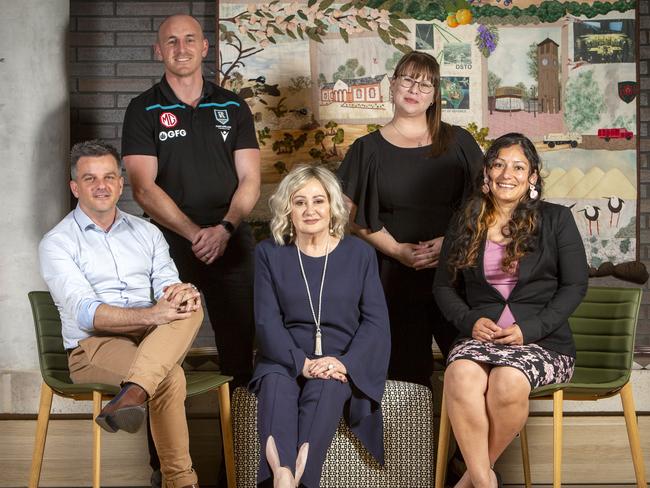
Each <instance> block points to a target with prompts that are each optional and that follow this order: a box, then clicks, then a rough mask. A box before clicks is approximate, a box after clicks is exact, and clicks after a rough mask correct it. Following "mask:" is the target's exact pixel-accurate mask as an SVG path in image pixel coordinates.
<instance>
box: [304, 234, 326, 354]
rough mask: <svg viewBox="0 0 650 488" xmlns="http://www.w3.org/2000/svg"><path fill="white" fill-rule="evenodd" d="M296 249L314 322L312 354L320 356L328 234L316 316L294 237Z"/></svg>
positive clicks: (321, 352)
mask: <svg viewBox="0 0 650 488" xmlns="http://www.w3.org/2000/svg"><path fill="white" fill-rule="evenodd" d="M296 249H297V250H298V262H299V263H300V271H301V272H302V279H303V280H305V288H307V298H308V299H309V308H311V316H312V317H313V318H314V324H316V345H315V347H314V355H315V356H322V355H323V346H322V343H321V331H320V313H321V312H322V310H323V285H324V284H325V273H326V272H327V258H328V257H329V250H330V238H329V236H327V244H326V245H325V264H324V265H323V275H322V276H321V279H320V291H319V292H318V317H317V316H316V311H315V310H314V303H313V302H312V300H311V292H310V291H309V282H308V281H307V275H306V274H305V267H304V266H303V264H302V257H301V256H300V246H298V240H297V239H296Z"/></svg>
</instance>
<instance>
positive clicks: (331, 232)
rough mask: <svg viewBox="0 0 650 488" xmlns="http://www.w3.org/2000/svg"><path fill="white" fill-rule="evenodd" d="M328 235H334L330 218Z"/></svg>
mask: <svg viewBox="0 0 650 488" xmlns="http://www.w3.org/2000/svg"><path fill="white" fill-rule="evenodd" d="M330 235H331V236H333V235H334V226H333V224H332V221H331V220H330Z"/></svg>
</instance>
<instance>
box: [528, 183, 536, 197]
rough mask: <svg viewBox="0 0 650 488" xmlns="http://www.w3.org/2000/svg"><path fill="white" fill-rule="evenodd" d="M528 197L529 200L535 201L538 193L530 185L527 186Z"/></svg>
mask: <svg viewBox="0 0 650 488" xmlns="http://www.w3.org/2000/svg"><path fill="white" fill-rule="evenodd" d="M528 196H530V199H531V200H537V197H538V196H539V192H538V191H537V189H536V188H535V185H533V184H532V183H531V184H530V185H529V186H528Z"/></svg>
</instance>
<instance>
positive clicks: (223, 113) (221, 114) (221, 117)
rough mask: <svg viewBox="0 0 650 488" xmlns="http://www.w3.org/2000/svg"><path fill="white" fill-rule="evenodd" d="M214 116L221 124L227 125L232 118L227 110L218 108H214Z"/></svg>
mask: <svg viewBox="0 0 650 488" xmlns="http://www.w3.org/2000/svg"><path fill="white" fill-rule="evenodd" d="M214 118H215V119H217V122H219V125H226V124H227V123H228V121H229V120H230V116H229V115H228V111H227V110H219V109H218V108H215V109H214Z"/></svg>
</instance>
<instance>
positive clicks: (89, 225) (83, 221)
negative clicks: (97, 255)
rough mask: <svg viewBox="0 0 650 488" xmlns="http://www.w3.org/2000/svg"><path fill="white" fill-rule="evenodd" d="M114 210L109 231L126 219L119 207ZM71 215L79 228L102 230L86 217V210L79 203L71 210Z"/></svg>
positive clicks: (102, 230)
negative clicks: (112, 221)
mask: <svg viewBox="0 0 650 488" xmlns="http://www.w3.org/2000/svg"><path fill="white" fill-rule="evenodd" d="M115 210H116V214H115V222H114V223H113V225H112V226H111V229H110V230H109V232H110V231H112V230H113V229H115V228H116V227H117V226H118V225H120V224H121V223H122V222H126V220H127V219H126V214H125V213H124V212H122V211H121V210H120V209H119V208H116V209H115ZM73 216H74V219H75V221H76V222H77V225H78V226H79V227H80V228H81V230H84V231H85V230H88V229H92V230H97V231H99V232H104V229H102V228H101V227H99V226H98V225H97V224H96V223H95V222H93V221H92V219H91V218H90V217H88V215H86V212H84V211H83V210H81V207H80V206H79V204H77V206H76V207H75V209H74V211H73Z"/></svg>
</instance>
